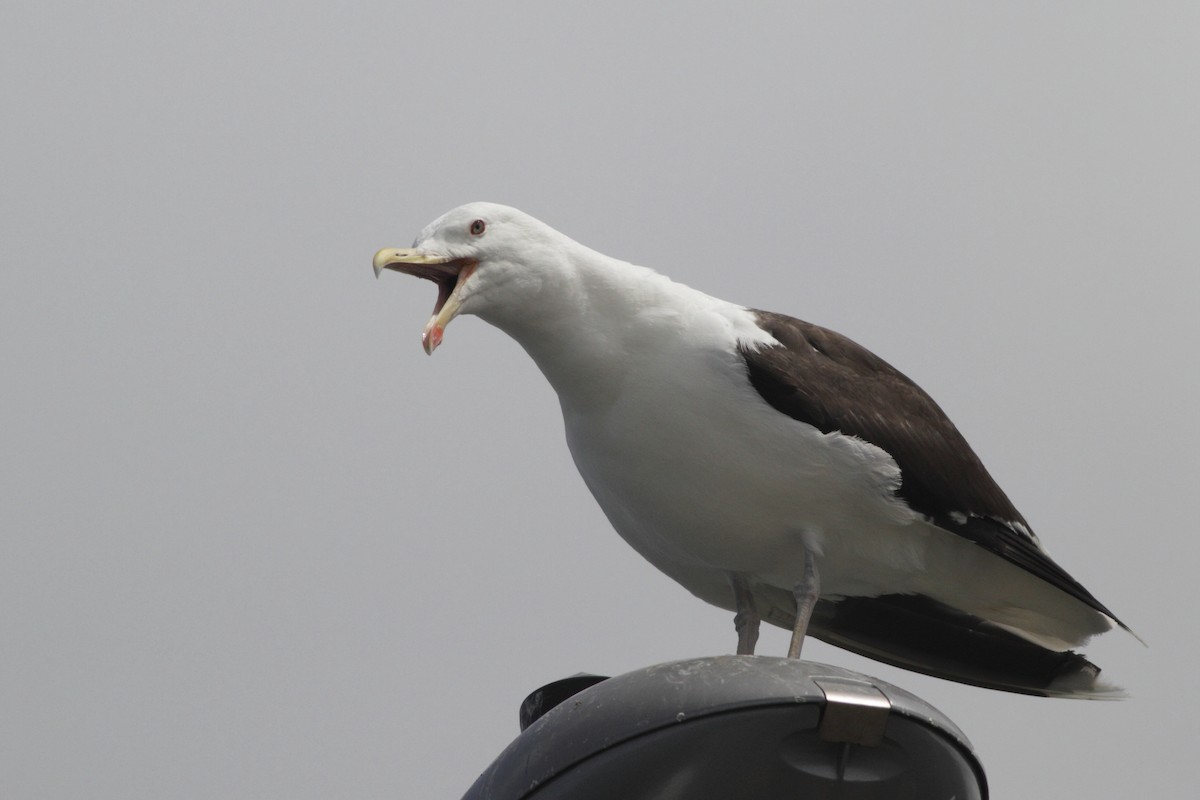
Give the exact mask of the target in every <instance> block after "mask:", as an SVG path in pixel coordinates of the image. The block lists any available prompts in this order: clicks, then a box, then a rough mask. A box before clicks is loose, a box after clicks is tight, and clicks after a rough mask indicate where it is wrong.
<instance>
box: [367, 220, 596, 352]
mask: <svg viewBox="0 0 1200 800" xmlns="http://www.w3.org/2000/svg"><path fill="white" fill-rule="evenodd" d="M579 248H581V245H578V244H577V243H575V242H573V241H572V240H570V239H568V238H567V237H566V236H563V235H562V234H560V233H559V232H558V231H556V230H554V229H553V228H551V227H549V226H548V225H545V224H543V223H542V222H539V221H538V220H536V219H534V218H533V217H531V216H529V215H528V214H525V213H523V212H521V211H518V210H517V209H515V208H510V207H509V206H502V205H498V204H496V203H468V204H467V205H465V206H459V207H458V208H456V209H453V210H452V211H448V212H446V213H445V214H443V215H442V216H441V217H438V218H437V219H436V220H434V221H433V222H431V223H430V224H429V225H427V226H426V227H425V230H423V231H421V234H420V235H419V236H418V237H417V239H416V241H414V242H413V246H412V247H409V248H404V249H384V250H380V251H379V252H378V253H376V254H375V260H374V266H375V275H376V277H378V276H379V274H380V273H381V272H382V271H383V270H385V269H391V270H395V271H397V272H404V273H407V274H409V275H415V276H416V277H418V278H425V279H426V280H430V281H433V282H434V283H436V284H437V286H438V299H437V303H436V305H434V307H433V316H432V317H430V319H429V322H428V323H427V324H426V325H425V330H424V332H423V334H422V337H421V340H422V342H423V343H424V346H425V352H426V353H429V354H431V355H432V354H433V351H434V350H435V349H436V348H437V346H438V345H440V344H441V343H442V336H443V335H444V333H445V329H446V326H447V325H449V324H450V320H452V319H454V318H455V317H456V316H458V315H459V314H476V315H479V316H482V317H484V318H485V319H487V318H489V317H491V318H493V319H489V321H492V322H496V321H498V318H503V317H505V316H511V315H514V314H528V313H531V312H530V311H529V309H530V308H536V307H538V305H539V304H538V303H537V299H538V295H539V294H541V293H542V292H543V291H544V289H545V288H546V287H547V286H549V285H555V286H561V284H562V283H563V281H564V279H565V278H566V277H567V276H568V275H569V274H571V259H570V254H571V252H572V251H573V250H575V249H579ZM568 282H569V281H568Z"/></svg>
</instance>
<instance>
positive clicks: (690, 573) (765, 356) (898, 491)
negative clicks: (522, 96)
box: [374, 203, 1129, 697]
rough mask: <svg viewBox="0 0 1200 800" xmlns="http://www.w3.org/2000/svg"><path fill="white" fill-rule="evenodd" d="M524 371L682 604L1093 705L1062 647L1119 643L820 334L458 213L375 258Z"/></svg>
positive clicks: (430, 340) (583, 250) (945, 434)
mask: <svg viewBox="0 0 1200 800" xmlns="http://www.w3.org/2000/svg"><path fill="white" fill-rule="evenodd" d="M374 268H375V274H376V277H378V276H379V275H380V273H381V272H383V271H384V270H394V271H397V272H401V273H404V274H408V275H412V276H415V277H418V278H423V279H426V280H429V281H431V282H433V283H434V284H435V285H436V286H437V289H438V297H437V302H436V304H435V306H434V309H433V315H432V316H431V318H430V319H429V322H428V323H427V324H426V325H425V329H424V331H423V333H422V341H423V344H424V348H425V351H426V352H427V353H429V354H432V353H433V352H434V350H435V349H436V348H438V347H439V346H440V345H441V344H442V342H443V339H444V336H445V331H446V327H447V326H448V325H449V324H450V322H451V321H452V320H453V319H454V318H455V317H456V316H458V315H459V314H473V315H475V316H478V317H480V318H481V319H483V320H484V321H485V322H488V323H490V324H491V325H494V326H495V327H497V328H499V329H500V330H502V331H503V332H505V333H506V334H508V335H509V336H510V337H512V338H513V339H515V340H516V341H517V343H518V344H520V345H521V347H523V348H524V349H525V351H526V352H527V353H528V354H529V356H530V357H531V358H533V360H534V362H535V363H536V364H537V366H538V367H539V368H540V369H541V371H542V373H543V374H544V375H545V377H546V379H547V380H548V381H549V382H550V385H551V386H552V387H553V388H554V390H555V392H556V393H557V395H558V399H559V403H560V406H561V409H562V417H563V425H564V428H565V431H566V438H567V444H568V446H569V448H570V452H571V456H572V458H573V459H574V462H575V465H576V467H577V468H578V470H579V474H580V475H581V476H582V477H583V480H584V482H585V483H586V485H587V487H588V488H589V489H590V490H591V493H592V495H593V496H594V497H595V499H596V501H597V502H598V503H599V505H600V507H601V509H603V511H604V513H605V515H606V516H607V518H608V520H609V521H610V522H611V524H612V526H613V528H614V529H616V531H617V533H618V534H620V536H621V537H622V538H623V539H624V540H625V541H626V542H627V543H629V545H631V546H632V547H633V548H634V550H636V551H637V552H638V553H640V554H641V555H642V556H643V557H644V558H646V559H647V560H648V561H649V562H650V563H651V564H653V565H654V566H655V567H657V568H658V569H659V570H660V571H662V572H663V573H665V574H666V575H668V576H669V577H671V578H673V579H674V580H675V581H677V582H678V583H679V584H681V585H682V586H684V587H685V588H686V589H688V590H689V591H690V592H692V594H694V595H695V596H697V597H699V598H700V599H702V600H705V601H707V602H708V603H711V604H713V605H715V606H718V607H720V608H724V609H727V610H729V611H732V612H734V627H735V630H736V632H737V652H738V653H739V654H746V655H751V654H753V653H754V650H755V645H756V642H757V639H758V634H759V627H760V624H761V622H763V621H766V622H768V623H770V624H773V625H777V626H780V627H783V628H785V629H789V630H791V631H792V639H791V643H790V645H789V651H788V655H789V656H790V657H793V658H798V657H799V656H800V652H801V647H802V645H803V642H804V638H805V636H806V635H813V636H815V637H817V638H819V639H822V640H824V641H826V642H829V643H831V644H834V645H837V646H840V647H843V648H846V649H848V650H851V651H854V652H857V653H860V654H862V655H865V656H868V657H870V658H874V659H877V660H880V661H883V662H886V663H889V664H893V665H896V666H900V667H904V668H907V669H911V670H915V671H917V672H922V673H926V674H929V675H934V676H938V677H941V678H946V679H949V680H953V681H959V682H962V683H967V684H973V685H977V686H984V687H989V688H994V689H1001V690H1006V691H1012V692H1019V693H1025V694H1035V695H1046V696H1064V697H1103V696H1111V695H1112V694H1114V693H1115V692H1116V691H1118V690H1116V689H1115V688H1114V687H1111V686H1109V685H1108V684H1106V683H1103V682H1101V681H1100V680H1099V679H1098V675H1099V671H1100V670H1099V668H1098V667H1096V666H1095V665H1094V664H1092V663H1091V662H1089V661H1088V660H1087V659H1086V658H1085V657H1084V656H1082V655H1080V654H1079V653H1077V652H1075V650H1074V649H1073V648H1076V647H1079V646H1080V645H1082V644H1084V643H1085V642H1087V641H1088V640H1089V639H1090V638H1091V637H1093V636H1095V635H1097V634H1101V633H1104V632H1106V631H1109V630H1111V629H1113V628H1114V627H1117V626H1120V627H1121V628H1124V629H1125V630H1129V629H1128V628H1127V627H1126V626H1125V625H1124V624H1123V623H1121V622H1120V621H1119V620H1118V619H1117V618H1116V616H1115V615H1114V614H1113V613H1112V612H1110V611H1109V610H1108V609H1107V608H1106V607H1105V606H1104V605H1103V604H1102V603H1100V601H1098V600H1097V599H1096V598H1095V597H1094V596H1093V595H1092V594H1091V593H1090V592H1089V591H1088V590H1087V589H1085V588H1084V587H1083V586H1082V585H1081V584H1080V583H1079V582H1078V581H1077V580H1075V579H1074V578H1072V577H1071V576H1070V575H1069V574H1068V573H1067V572H1066V571H1065V570H1064V569H1063V568H1062V567H1060V566H1059V565H1058V564H1056V563H1055V562H1054V561H1053V560H1052V559H1051V558H1050V556H1049V555H1048V554H1047V553H1046V551H1045V549H1044V548H1043V547H1042V545H1041V543H1040V541H1039V539H1038V538H1037V536H1036V535H1035V534H1034V532H1033V530H1032V529H1031V527H1030V526H1029V524H1028V523H1027V522H1026V521H1025V519H1024V518H1023V517H1022V516H1021V514H1020V513H1019V512H1018V511H1017V509H1016V508H1015V507H1014V506H1013V504H1012V502H1011V501H1010V500H1009V499H1008V497H1007V496H1006V495H1005V493H1004V492H1003V491H1002V490H1001V489H1000V487H999V486H998V485H997V484H996V482H995V481H994V480H993V479H992V477H991V476H990V475H989V474H988V472H987V470H986V469H985V468H984V466H983V463H982V462H981V461H980V459H979V457H978V456H977V455H976V454H975V452H974V451H973V450H972V449H971V447H970V446H969V445H968V444H967V442H966V440H965V439H964V438H963V436H962V435H961V434H960V433H959V431H958V429H957V428H956V427H955V426H954V424H953V423H952V422H951V421H950V419H949V418H948V417H947V416H946V414H945V413H944V412H943V411H942V410H941V408H939V407H938V405H937V404H936V403H935V402H934V401H933V400H932V399H931V398H930V397H929V395H928V394H926V393H925V392H924V391H923V390H922V389H921V388H920V387H918V386H917V385H916V384H915V383H914V382H913V381H911V380H910V379H909V378H907V377H905V376H904V375H903V374H901V373H900V372H899V371H898V370H896V369H895V368H894V367H892V366H891V365H889V364H888V363H887V362H885V361H884V360H883V359H881V358H880V357H879V356H876V355H874V354H873V353H871V352H870V351H869V350H867V349H866V348H864V347H862V346H861V345H859V344H856V343H855V342H853V341H851V340H850V339H848V338H846V337H845V336H842V335H841V334H838V333H835V332H833V331H831V330H828V329H826V328H822V327H820V326H818V325H814V324H812V323H809V322H804V321H801V320H798V319H793V318H791V317H788V316H785V315H783V314H779V313H773V312H768V311H761V310H756V309H753V308H747V307H745V306H741V305H738V304H736V303H730V302H727V301H725V300H720V299H718V298H715V297H711V296H709V295H707V294H704V293H703V292H700V291H697V290H695V289H692V288H689V287H688V286H685V285H683V284H681V283H678V282H676V281H673V280H671V279H669V278H667V277H665V276H663V275H661V274H659V273H657V272H655V271H653V270H651V269H648V268H646V267H641V266H635V265H633V264H630V263H628V262H625V261H621V260H618V259H615V258H610V257H609V256H606V255H603V254H601V253H599V252H597V251H595V250H592V249H590V248H588V247H585V246H584V245H582V244H579V243H578V242H575V241H573V240H572V239H570V238H568V237H567V236H565V235H563V234H562V233H559V232H558V231H556V230H554V229H553V228H551V227H550V226H548V225H546V224H544V223H542V222H540V221H538V220H537V219H534V218H533V217H531V216H529V215H527V214H525V213H523V212H521V211H518V210H517V209H514V208H511V207H508V206H503V205H497V204H494V203H470V204H468V205H464V206H461V207H459V208H456V209H453V210H451V211H449V212H448V213H446V214H444V215H443V216H441V217H439V218H438V219H437V220H435V221H434V222H432V223H430V224H429V225H428V226H427V227H426V228H425V229H424V230H423V231H421V233H420V235H419V236H418V237H417V239H416V241H415V242H414V244H413V246H412V247H410V248H402V249H396V248H388V249H383V250H380V251H379V252H378V253H377V254H376V255H375V258H374Z"/></svg>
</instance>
